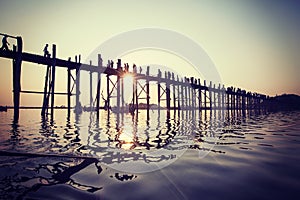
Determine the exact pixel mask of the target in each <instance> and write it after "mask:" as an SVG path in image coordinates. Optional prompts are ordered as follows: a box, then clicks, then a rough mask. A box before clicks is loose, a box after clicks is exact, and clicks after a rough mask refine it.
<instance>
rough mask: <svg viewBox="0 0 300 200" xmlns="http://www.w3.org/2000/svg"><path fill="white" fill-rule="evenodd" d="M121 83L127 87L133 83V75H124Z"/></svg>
mask: <svg viewBox="0 0 300 200" xmlns="http://www.w3.org/2000/svg"><path fill="white" fill-rule="evenodd" d="M123 81H124V85H125V86H129V85H131V84H132V83H133V75H132V74H130V73H126V74H125V75H124V76H123Z"/></svg>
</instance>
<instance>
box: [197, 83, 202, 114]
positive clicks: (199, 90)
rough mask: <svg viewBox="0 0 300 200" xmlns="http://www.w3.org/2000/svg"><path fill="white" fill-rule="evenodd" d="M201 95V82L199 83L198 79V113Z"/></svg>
mask: <svg viewBox="0 0 300 200" xmlns="http://www.w3.org/2000/svg"><path fill="white" fill-rule="evenodd" d="M201 98H202V95H201V82H200V78H198V110H199V113H200V111H201V104H202V99H201Z"/></svg>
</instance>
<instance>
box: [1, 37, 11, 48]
mask: <svg viewBox="0 0 300 200" xmlns="http://www.w3.org/2000/svg"><path fill="white" fill-rule="evenodd" d="M7 45H9V43H8V42H7V36H6V35H5V36H4V37H3V38H2V47H1V50H7V51H9V49H8V46H7Z"/></svg>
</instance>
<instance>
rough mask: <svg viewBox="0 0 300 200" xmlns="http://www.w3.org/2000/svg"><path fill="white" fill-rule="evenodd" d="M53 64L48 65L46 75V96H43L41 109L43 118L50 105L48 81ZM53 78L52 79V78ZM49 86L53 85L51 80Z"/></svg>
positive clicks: (48, 56) (48, 55)
mask: <svg viewBox="0 0 300 200" xmlns="http://www.w3.org/2000/svg"><path fill="white" fill-rule="evenodd" d="M46 56H47V58H50V54H47V55H46ZM50 68H51V65H48V66H47V70H46V76H45V85H44V97H43V105H42V111H41V116H42V118H45V117H46V115H47V113H46V111H47V110H48V105H49V98H48V82H49V79H50V77H49V76H50V74H51V69H50ZM50 80H51V79H50ZM49 87H51V82H49Z"/></svg>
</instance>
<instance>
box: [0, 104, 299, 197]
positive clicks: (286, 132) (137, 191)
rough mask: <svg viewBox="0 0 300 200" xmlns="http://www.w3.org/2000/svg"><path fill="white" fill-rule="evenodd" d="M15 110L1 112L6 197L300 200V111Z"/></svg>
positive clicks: (0, 165)
mask: <svg viewBox="0 0 300 200" xmlns="http://www.w3.org/2000/svg"><path fill="white" fill-rule="evenodd" d="M12 117H13V115H12V111H11V110H9V111H8V112H1V113H0V133H1V135H0V150H1V156H0V161H1V162H0V171H1V173H0V198H1V199H299V198H300V156H299V155H300V112H296V111H295V112H278V113H265V112H264V113H263V112H261V113H254V112H246V113H241V112H228V111H226V112H225V111H224V112H223V111H222V112H221V111H214V112H209V111H207V112H204V111H203V112H202V113H199V112H191V111H181V112H176V113H173V112H172V113H171V114H170V116H169V117H168V116H167V115H166V111H161V112H160V113H159V112H158V111H156V110H154V111H151V112H150V119H149V120H147V117H146V112H145V111H140V112H139V113H138V116H132V115H130V114H118V115H117V114H114V113H111V114H109V115H108V113H107V112H106V111H101V113H100V119H99V120H97V119H96V117H95V116H94V114H93V113H88V112H86V113H83V114H82V115H80V116H71V118H70V119H69V120H68V119H67V118H66V111H65V110H56V111H55V117H54V119H55V120H54V121H50V120H41V118H40V111H39V110H21V113H20V122H19V123H18V124H13V123H12ZM12 152H13V153H16V154H14V155H8V154H7V153H12ZM28 153H30V154H28Z"/></svg>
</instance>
